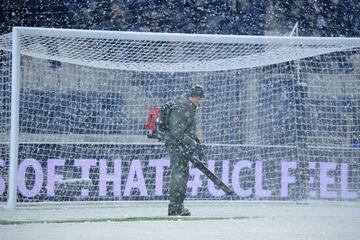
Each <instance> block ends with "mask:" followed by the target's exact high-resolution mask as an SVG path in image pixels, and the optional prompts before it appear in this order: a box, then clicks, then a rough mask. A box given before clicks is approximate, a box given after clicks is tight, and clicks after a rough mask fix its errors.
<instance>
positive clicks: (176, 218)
mask: <svg viewBox="0 0 360 240" xmlns="http://www.w3.org/2000/svg"><path fill="white" fill-rule="evenodd" d="M255 218H259V217H255ZM244 219H250V217H246V216H238V217H192V216H189V217H180V216H174V217H167V216H164V217H162V216H158V217H125V218H97V219H68V220H24V221H9V220H0V225H21V224H39V223H40V224H41V223H99V222H144V221H145V222H149V221H218V220H244ZM251 219H254V217H251Z"/></svg>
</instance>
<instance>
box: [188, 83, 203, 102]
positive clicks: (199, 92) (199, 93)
mask: <svg viewBox="0 0 360 240" xmlns="http://www.w3.org/2000/svg"><path fill="white" fill-rule="evenodd" d="M187 97H188V98H189V101H190V102H191V103H192V104H194V105H195V106H196V107H198V106H199V105H200V104H201V103H203V102H204V98H205V94H204V89H203V87H202V86H200V85H195V86H193V87H191V89H190V91H189V92H188V94H187Z"/></svg>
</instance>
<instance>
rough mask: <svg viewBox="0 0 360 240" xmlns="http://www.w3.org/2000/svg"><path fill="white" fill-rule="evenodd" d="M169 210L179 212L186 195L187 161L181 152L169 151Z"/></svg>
mask: <svg viewBox="0 0 360 240" xmlns="http://www.w3.org/2000/svg"><path fill="white" fill-rule="evenodd" d="M170 169H171V170H170V171H171V173H170V189H169V200H170V203H169V212H180V211H181V209H182V208H183V204H184V200H185V197H186V190H187V181H188V179H189V161H188V160H187V159H186V158H185V157H184V156H183V155H181V154H178V153H175V152H173V153H171V152H170Z"/></svg>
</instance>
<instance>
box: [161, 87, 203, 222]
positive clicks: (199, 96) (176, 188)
mask: <svg viewBox="0 0 360 240" xmlns="http://www.w3.org/2000/svg"><path fill="white" fill-rule="evenodd" d="M204 97H205V96H204V90H203V88H202V87H201V86H199V85H196V86H194V87H192V88H191V89H190V91H189V92H188V93H187V94H186V95H184V96H181V97H180V98H178V99H177V100H176V101H175V102H174V105H173V106H174V107H173V109H172V110H171V112H170V115H169V133H168V137H167V138H166V139H165V146H166V149H167V151H168V152H169V154H170V168H171V175H170V191H169V200H170V203H169V208H168V215H169V216H190V211H189V210H188V209H186V208H184V200H185V196H186V190H187V181H188V178H189V160H190V158H192V157H194V156H199V155H200V157H202V156H201V155H203V153H202V148H201V145H200V140H199V138H198V137H197V136H196V123H195V115H196V109H197V107H199V106H200V104H201V103H202V102H203V101H204Z"/></svg>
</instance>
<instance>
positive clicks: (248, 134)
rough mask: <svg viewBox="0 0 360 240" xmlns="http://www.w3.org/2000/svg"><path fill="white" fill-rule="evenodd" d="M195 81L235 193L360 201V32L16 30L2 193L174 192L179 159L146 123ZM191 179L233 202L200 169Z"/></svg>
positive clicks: (11, 43)
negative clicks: (173, 162)
mask: <svg viewBox="0 0 360 240" xmlns="http://www.w3.org/2000/svg"><path fill="white" fill-rule="evenodd" d="M11 67H12V68H11ZM12 69H13V70H12ZM12 71H13V72H12ZM194 84H201V85H202V86H204V88H205V91H206V102H205V103H204V104H203V105H202V106H201V107H200V108H199V109H198V114H197V116H198V117H197V125H198V135H199V136H200V138H201V139H202V141H203V142H204V144H205V145H206V146H207V150H206V159H205V164H206V165H207V166H208V167H209V169H211V170H212V171H214V172H215V173H216V174H217V175H218V176H219V177H220V178H221V179H222V180H223V181H224V182H225V183H227V184H228V185H229V186H231V188H232V189H233V190H234V192H235V196H234V197H233V198H231V199H235V200H240V199H258V200H262V199H266V200H306V199H331V200H332V199H335V200H359V198H360V190H359V189H360V185H359V182H360V39H356V38H305V37H264V36H220V35H196V34H192V35H187V34H162V33H135V32H107V31H85V30H65V29H63V30H60V29H42V28H14V32H13V35H11V34H7V35H3V36H2V37H1V38H0V101H1V104H0V106H1V107H0V110H1V111H0V201H1V202H3V203H5V202H6V201H11V197H9V195H11V191H12V190H13V189H14V186H16V184H14V183H13V184H11V183H12V181H15V182H16V183H17V186H18V188H17V191H16V192H15V193H16V196H17V198H16V199H17V202H43V201H100V200H166V199H167V196H168V186H169V171H170V168H169V164H170V163H169V157H168V155H167V153H166V151H165V149H164V146H163V144H162V143H159V142H156V141H154V140H150V139H147V137H146V132H145V129H144V124H145V123H146V120H147V117H148V112H149V110H150V108H151V107H153V106H160V105H161V104H163V103H164V102H166V101H167V100H169V99H171V98H174V97H177V96H180V95H181V94H183V93H185V92H186V91H187V89H189V87H190V86H192V85H194ZM11 95H13V97H12V100H11ZM10 110H12V114H10ZM16 116H18V118H19V120H17V118H16ZM17 133H18V136H17ZM15 167H17V168H18V171H15V173H16V174H15V175H13V177H11V176H9V172H12V170H11V169H10V168H15ZM10 175H11V174H10ZM14 176H16V178H14ZM14 179H16V180H14ZM187 186H188V192H187V199H201V200H217V199H229V200H230V198H228V197H227V196H225V195H224V193H223V192H222V191H221V190H219V189H218V188H217V187H216V186H214V184H213V183H212V182H211V181H208V180H207V178H206V177H205V176H204V175H203V174H202V173H201V172H200V171H199V170H197V169H195V168H193V167H192V166H190V179H189V181H188V184H187ZM15 190H16V189H15ZM9 199H10V200H9Z"/></svg>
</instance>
